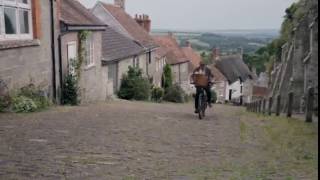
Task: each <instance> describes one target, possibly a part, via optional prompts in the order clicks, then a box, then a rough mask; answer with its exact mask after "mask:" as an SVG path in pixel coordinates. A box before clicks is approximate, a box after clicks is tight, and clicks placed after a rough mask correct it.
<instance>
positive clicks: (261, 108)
mask: <svg viewBox="0 0 320 180" xmlns="http://www.w3.org/2000/svg"><path fill="white" fill-rule="evenodd" d="M315 95H316V94H315V90H314V88H312V87H310V88H308V93H307V101H306V110H305V121H306V122H308V123H311V122H313V117H314V116H313V115H314V112H315V106H314V104H315ZM294 98H295V97H294V93H293V92H289V93H288V98H287V101H288V102H287V108H286V116H287V117H288V118H291V117H292V115H293V102H294ZM282 99H283V98H282V97H281V96H280V95H278V96H277V97H276V99H273V97H270V98H268V99H261V100H257V101H254V102H252V103H248V104H247V111H249V112H255V113H261V114H264V115H269V116H271V115H272V114H273V111H272V107H273V104H274V101H276V102H275V106H276V107H275V115H276V116H280V115H281V103H282V102H281V101H282Z"/></svg>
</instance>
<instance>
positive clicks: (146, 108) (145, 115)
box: [0, 102, 237, 180]
mask: <svg viewBox="0 0 320 180" xmlns="http://www.w3.org/2000/svg"><path fill="white" fill-rule="evenodd" d="M229 109H230V108H229ZM192 111H193V109H192V105H191V104H187V105H175V104H164V105H162V104H149V103H133V102H113V103H110V104H97V105H90V106H82V107H57V108H52V109H51V110H49V111H46V112H40V113H34V114H18V115H17V114H0V179H110V180H113V179H114V180H117V179H120V180H122V179H126V177H127V178H130V177H137V179H186V178H184V177H183V176H179V173H180V172H179V171H180V170H181V169H179V168H178V167H185V166H188V164H189V165H190V164H197V165H201V164H206V163H210V164H212V163H214V162H218V161H219V146H217V144H219V143H220V145H222V144H225V143H224V142H223V141H224V140H226V139H227V137H230V135H232V133H235V134H236V133H237V128H235V129H234V130H235V131H230V132H231V134H230V135H227V134H225V133H224V135H223V136H222V134H223V131H222V129H223V127H224V126H229V125H230V123H232V124H233V123H237V122H236V121H232V119H229V121H223V120H222V119H224V118H223V117H222V116H221V117H218V115H217V114H218V113H219V112H222V111H225V108H223V107H216V111H215V112H212V111H211V112H209V114H208V117H207V119H206V120H204V121H199V120H197V116H195V115H194V114H192ZM231 111H232V114H234V112H233V111H234V109H233V108H231ZM230 116H231V114H230ZM235 127H236V126H235ZM221 128H222V129H221ZM219 137H225V138H220V139H219ZM234 137H235V138H237V136H233V137H232V138H234Z"/></svg>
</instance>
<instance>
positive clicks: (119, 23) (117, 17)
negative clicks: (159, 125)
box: [91, 0, 159, 84]
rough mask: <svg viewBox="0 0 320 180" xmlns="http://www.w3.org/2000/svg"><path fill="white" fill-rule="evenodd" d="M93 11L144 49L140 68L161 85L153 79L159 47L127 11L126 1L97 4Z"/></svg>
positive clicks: (116, 0)
mask: <svg viewBox="0 0 320 180" xmlns="http://www.w3.org/2000/svg"><path fill="white" fill-rule="evenodd" d="M91 11H92V13H93V14H94V15H95V16H96V17H98V18H99V19H100V20H101V21H102V22H104V23H105V24H107V25H108V26H110V27H112V28H113V29H114V30H116V31H117V32H118V33H120V34H122V35H124V36H126V37H127V38H130V39H132V40H134V41H135V42H136V43H138V44H139V45H141V46H142V47H143V48H144V50H145V52H144V53H141V54H140V55H139V56H138V57H137V59H138V60H139V62H140V68H141V69H142V70H143V72H144V74H145V75H146V76H147V77H148V78H149V79H150V81H151V82H153V83H154V84H159V82H154V77H153V76H154V74H155V70H156V62H155V50H156V48H157V45H156V44H155V43H154V42H153V39H152V38H151V36H150V35H149V32H148V31H147V30H146V29H145V27H142V26H141V24H139V23H138V22H137V21H136V20H135V19H134V18H133V17H131V16H130V15H129V14H128V13H127V12H126V11H125V0H115V2H114V4H106V3H103V2H97V4H96V5H95V6H94V7H93V8H92V10H91ZM150 28H151V22H150V23H149V26H148V28H147V29H148V30H150Z"/></svg>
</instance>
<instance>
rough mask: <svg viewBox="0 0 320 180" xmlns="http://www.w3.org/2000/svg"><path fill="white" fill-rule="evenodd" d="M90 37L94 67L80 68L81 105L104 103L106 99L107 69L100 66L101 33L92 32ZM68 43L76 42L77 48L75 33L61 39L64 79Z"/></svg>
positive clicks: (67, 69) (77, 40) (83, 66)
mask: <svg viewBox="0 0 320 180" xmlns="http://www.w3.org/2000/svg"><path fill="white" fill-rule="evenodd" d="M92 35H93V38H94V58H93V59H94V65H93V66H89V67H86V66H85V65H84V64H83V65H82V67H81V75H80V77H81V78H80V81H79V90H80V99H81V102H82V103H90V102H94V101H105V100H106V97H107V87H108V85H107V84H108V70H107V67H105V66H104V67H102V66H101V52H102V50H101V48H102V47H101V44H102V43H101V41H102V34H101V32H92ZM70 42H76V44H77V48H78V46H79V39H78V33H77V32H71V33H67V34H65V35H64V36H63V37H62V48H61V50H62V52H61V55H62V69H63V71H62V72H63V77H65V75H67V73H68V71H69V62H68V52H67V49H68V48H67V45H68V43H70ZM77 51H78V50H77ZM77 56H78V55H77Z"/></svg>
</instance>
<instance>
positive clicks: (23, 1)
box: [18, 0, 28, 4]
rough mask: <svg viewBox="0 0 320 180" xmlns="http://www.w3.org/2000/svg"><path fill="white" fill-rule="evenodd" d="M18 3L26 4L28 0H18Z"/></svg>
mask: <svg viewBox="0 0 320 180" xmlns="http://www.w3.org/2000/svg"><path fill="white" fill-rule="evenodd" d="M18 2H19V3H23V4H28V0H18Z"/></svg>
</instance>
